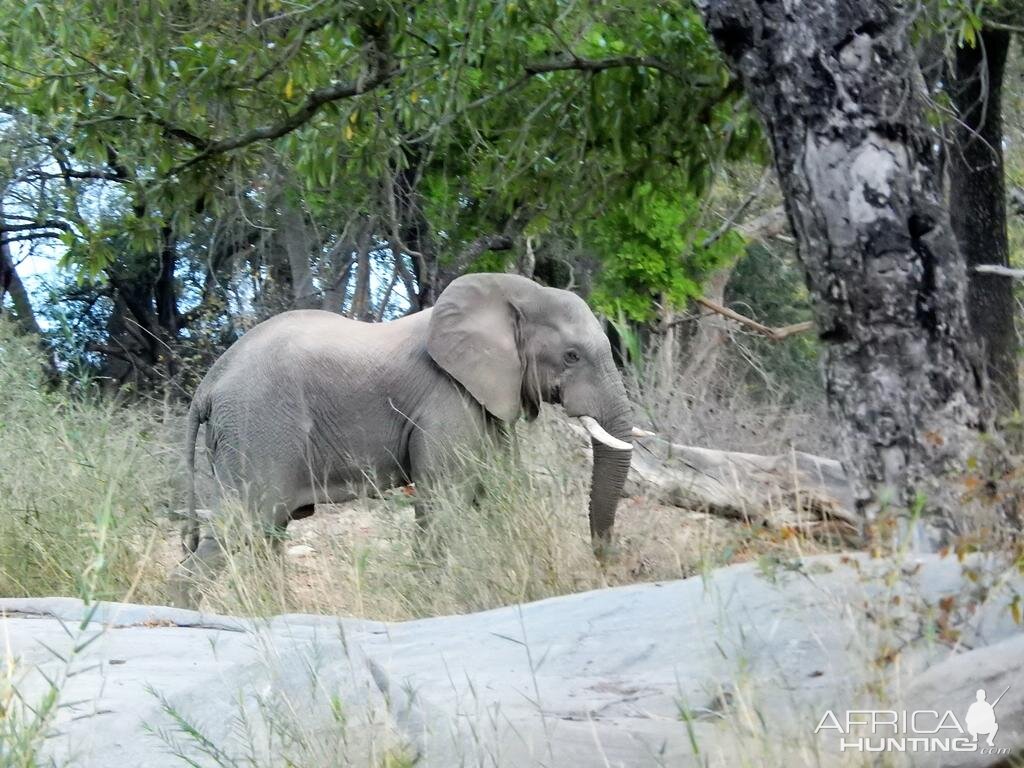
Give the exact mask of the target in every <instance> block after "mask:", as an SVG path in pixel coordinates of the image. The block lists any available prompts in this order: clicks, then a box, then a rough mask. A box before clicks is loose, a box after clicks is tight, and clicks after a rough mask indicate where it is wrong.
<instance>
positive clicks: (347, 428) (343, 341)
mask: <svg viewBox="0 0 1024 768" xmlns="http://www.w3.org/2000/svg"><path fill="white" fill-rule="evenodd" d="M428 322H429V315H428V314H427V313H417V315H411V316H408V317H406V318H402V319H401V320H396V321H392V322H389V323H364V322H359V321H356V320H351V319H349V318H345V317H342V316H340V315H337V314H334V313H332V312H325V311H320V310H295V311H291V312H285V313H282V314H280V315H277V316H275V317H273V318H271V319H269V320H267V321H265V322H263V323H261V324H259V325H258V326H256V327H255V328H253V329H252V330H250V331H249V332H247V333H246V334H245V335H244V336H243V337H242V338H241V339H239V340H238V342H236V343H235V344H234V345H232V346H231V348H229V349H228V350H227V352H225V353H224V355H222V356H221V358H220V359H219V360H218V361H217V362H216V363H215V365H214V367H213V368H211V370H210V372H209V373H208V374H207V377H206V379H204V381H203V384H202V385H201V386H200V391H199V392H197V397H200V396H202V397H204V398H205V399H206V400H207V401H208V402H209V403H210V412H211V415H210V419H209V423H210V427H211V428H212V430H213V433H215V434H217V435H222V436H226V437H227V438H228V439H229V442H232V443H236V444H239V445H242V444H247V443H250V442H254V443H257V444H261V445H268V444H271V443H273V444H275V448H274V453H278V452H280V453H281V454H282V455H285V454H294V453H295V452H296V451H297V450H298V449H299V448H300V447H304V446H306V445H308V444H309V442H310V440H311V439H312V441H313V442H314V443H316V442H318V440H317V439H316V437H315V436H316V434H317V433H318V432H319V431H322V430H327V431H329V432H330V433H331V436H330V438H327V439H325V440H322V441H319V442H325V443H330V444H336V443H337V442H338V441H339V438H343V439H344V442H345V443H347V444H348V445H350V446H352V447H354V448H356V449H357V450H356V452H357V453H364V452H365V451H364V445H365V446H370V445H372V444H374V443H376V442H378V441H379V440H380V439H381V437H382V436H381V435H380V426H379V419H378V418H377V416H379V414H381V413H390V412H391V410H392V408H393V407H399V408H401V407H402V400H403V396H402V393H403V391H404V390H403V385H402V384H401V382H400V380H401V379H402V378H408V371H407V370H406V368H407V365H408V361H409V360H410V359H419V358H421V357H425V356H426V351H425V349H426V336H425V332H426V326H427V323H428ZM418 378H419V379H422V378H423V377H422V376H420V377H418ZM396 439H397V436H396ZM367 450H368V449H367Z"/></svg>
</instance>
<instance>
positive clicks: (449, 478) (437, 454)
mask: <svg viewBox="0 0 1024 768" xmlns="http://www.w3.org/2000/svg"><path fill="white" fill-rule="evenodd" d="M470 415H471V416H472V415H473V414H470ZM455 424H458V427H459V428H458V429H457V430H456V429H453V426H454V425H455ZM487 442H488V436H487V433H486V425H485V423H484V420H483V418H482V417H481V418H480V419H479V422H475V421H474V420H472V419H465V420H463V421H462V422H461V423H460V422H458V421H456V420H454V419H453V420H449V421H448V423H447V424H446V425H445V427H444V429H443V430H442V429H441V428H436V429H430V428H418V429H417V430H416V431H415V432H414V433H413V435H412V436H411V438H410V443H409V464H410V470H411V474H412V480H413V482H414V483H415V484H416V501H415V503H414V507H415V514H416V528H417V531H416V532H417V549H418V550H419V551H420V552H421V553H422V552H423V544H424V543H429V545H430V547H431V548H433V545H434V544H435V543H436V541H437V539H438V535H437V534H438V532H437V531H434V530H432V529H433V524H434V518H436V517H437V516H438V515H437V513H438V512H439V511H440V507H441V506H442V505H452V506H454V507H456V508H457V510H458V511H461V510H465V509H468V508H469V507H470V506H472V505H473V504H474V503H475V502H476V501H477V499H478V498H479V496H480V490H481V479H480V468H481V467H480V460H481V456H483V455H484V450H483V449H484V447H485V445H486V443H487Z"/></svg>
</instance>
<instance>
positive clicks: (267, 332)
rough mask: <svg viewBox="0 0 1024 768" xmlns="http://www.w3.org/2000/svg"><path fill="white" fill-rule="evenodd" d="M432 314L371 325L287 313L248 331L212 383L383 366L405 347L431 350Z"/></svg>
mask: <svg viewBox="0 0 1024 768" xmlns="http://www.w3.org/2000/svg"><path fill="white" fill-rule="evenodd" d="M428 315H429V313H428V312H420V313H417V314H416V315H410V316H408V317H404V318H401V319H400V320H395V321H392V322H387V323H366V322H362V321H359V320H352V319H350V318H347V317H342V316H341V315H338V314H335V313H334V312H327V311H324V310H319V309H298V310H292V311H289V312H283V313H281V314H279V315H275V316H274V317H272V318H270V319H268V320H265V321H263V322H262V323H260V324H259V325H257V326H256V327H254V328H252V329H251V330H250V331H248V332H246V334H245V335H244V336H242V338H240V339H239V340H238V341H237V342H235V344H233V345H232V346H231V347H230V348H229V349H228V350H227V351H226V352H225V353H224V354H223V355H222V356H221V357H220V359H218V360H217V362H216V363H215V364H214V366H213V368H211V369H210V373H209V374H208V377H207V378H209V379H211V382H210V383H211V384H212V383H214V382H216V381H219V380H221V379H224V378H234V377H236V376H241V377H250V376H254V375H255V376H259V375H273V376H279V375H280V374H281V373H283V372H286V371H289V370H295V369H296V368H299V369H306V368H313V369H317V368H321V367H323V366H325V365H328V366H329V365H332V364H336V365H342V366H343V367H345V368H347V369H354V368H360V367H361V366H364V365H367V364H380V363H381V362H383V361H386V360H388V359H390V358H391V357H392V356H394V355H395V354H397V353H398V350H399V349H400V348H402V347H405V346H408V345H410V344H412V345H416V344H424V345H425V332H426V324H427V321H428ZM421 331H422V333H421Z"/></svg>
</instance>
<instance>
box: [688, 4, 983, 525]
mask: <svg viewBox="0 0 1024 768" xmlns="http://www.w3.org/2000/svg"><path fill="white" fill-rule="evenodd" d="M700 5H701V8H702V11H703V12H704V14H705V17H706V21H707V24H708V28H709V30H710V32H711V34H712V35H713V37H714V39H715V42H716V43H717V45H718V47H719V49H720V50H721V51H722V52H723V53H724V54H725V56H726V58H727V59H728V61H729V62H730V64H731V65H732V66H733V67H734V69H735V70H736V71H737V72H738V73H739V74H740V76H741V77H742V79H743V84H744V87H745V89H746V92H747V94H748V95H749V97H750V99H751V101H752V102H753V104H754V105H755V106H756V107H757V109H758V111H759V112H760V113H761V116H762V118H763V120H764V122H765V125H766V127H767V130H768V135H769V137H770V139H771V143H772V147H773V150H774V159H775V166H776V169H777V171H778V175H779V179H780V182H781V185H782V190H783V193H784V196H785V202H786V211H787V214H788V216H789V219H790V223H791V226H792V229H793V232H794V234H795V235H796V238H797V241H798V250H799V257H800V259H801V263H802V265H803V267H804V271H805V275H806V280H807V285H808V288H809V290H810V294H811V300H812V304H813V308H814V313H815V320H816V325H817V327H818V328H819V329H820V334H821V340H822V342H823V345H824V373H825V383H826V389H827V393H828V399H829V403H830V406H831V408H832V410H833V413H834V414H835V422H836V428H837V430H838V431H839V433H840V437H841V439H842V442H843V444H844V446H845V450H846V452H847V456H846V459H847V463H848V466H849V469H850V474H851V480H852V481H853V486H854V490H855V493H856V496H857V499H858V507H859V509H860V511H861V512H862V513H865V514H867V515H871V514H872V513H873V512H875V511H877V510H878V509H879V508H881V507H883V506H884V505H886V504H894V505H896V506H897V507H900V508H909V507H911V506H913V505H914V503H915V497H916V496H917V494H919V493H920V494H922V496H923V498H924V499H925V500H926V504H927V505H928V507H929V508H934V509H936V510H941V511H942V512H944V513H946V514H947V515H948V516H950V517H953V516H955V514H956V512H957V511H959V508H960V504H959V503H958V502H959V499H958V495H957V493H956V491H955V489H954V487H953V483H952V482H950V480H949V473H950V472H951V471H954V472H955V471H956V470H957V469H962V468H963V466H964V463H965V461H966V458H967V455H968V453H970V452H971V451H972V449H974V448H975V447H976V446H977V440H976V438H977V437H978V435H979V433H980V432H981V431H982V430H983V429H984V425H985V423H986V418H987V417H988V415H989V413H988V409H987V407H986V406H985V404H984V397H983V393H984V370H983V368H982V366H981V365H980V361H979V360H978V356H977V350H976V347H975V345H974V344H973V343H972V341H971V333H970V328H969V325H968V320H967V311H966V304H965V290H964V286H965V285H966V272H965V269H964V264H963V260H962V258H961V257H960V254H959V251H958V249H957V245H956V240H955V238H954V236H953V231H952V227H951V226H950V223H949V216H948V213H947V211H946V209H945V206H944V204H943V200H942V195H941V182H940V179H939V178H937V174H936V167H937V158H936V153H935V151H934V149H933V147H934V142H933V140H932V137H931V136H930V135H929V133H928V131H927V128H926V126H925V123H924V121H923V119H922V109H921V91H922V82H921V76H920V72H919V70H918V69H917V65H916V62H915V59H914V57H913V53H912V50H911V48H910V45H909V43H908V40H907V23H906V19H905V18H904V17H903V16H902V15H901V13H900V12H899V11H898V10H897V8H896V6H895V5H893V4H892V3H890V2H886V0H815V2H799V0H798V1H797V2H795V3H793V2H785V3H784V2H779V0H700ZM947 519H948V518H947Z"/></svg>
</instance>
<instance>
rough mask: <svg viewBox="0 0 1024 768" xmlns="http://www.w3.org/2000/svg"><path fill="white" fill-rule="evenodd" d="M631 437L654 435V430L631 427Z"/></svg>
mask: <svg viewBox="0 0 1024 768" xmlns="http://www.w3.org/2000/svg"><path fill="white" fill-rule="evenodd" d="M633 437H656V435H655V434H654V432H648V431H647V430H646V429H640V427H633Z"/></svg>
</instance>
